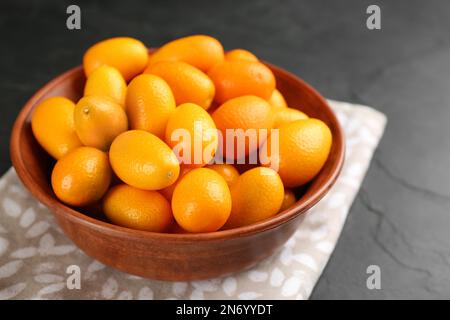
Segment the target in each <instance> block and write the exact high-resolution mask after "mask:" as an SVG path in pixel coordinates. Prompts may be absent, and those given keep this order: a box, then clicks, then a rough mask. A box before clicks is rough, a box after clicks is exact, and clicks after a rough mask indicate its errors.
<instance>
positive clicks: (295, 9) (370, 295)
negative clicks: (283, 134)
mask: <svg viewBox="0 0 450 320" xmlns="http://www.w3.org/2000/svg"><path fill="white" fill-rule="evenodd" d="M70 4H77V5H79V6H80V7H81V12H82V29H81V30H78V31H77V30H75V31H69V30H67V28H66V18H67V15H66V8H67V6H68V5H70ZM369 4H377V5H379V6H380V7H381V11H382V12H381V16H382V19H381V20H382V29H381V30H378V31H369V30H368V29H367V28H366V25H365V23H366V18H367V15H366V13H365V11H366V8H367V6H368V5H369ZM449 17H450V1H446V0H442V1H425V0H421V1H419V0H418V1H410V0H409V1H406V0H404V1H398V0H396V1H375V0H373V1H362V0H355V1H345V0H342V1H334V0H330V1H295V0H290V1H275V0H274V1H268V0H264V1H261V0H258V1H212V0H204V1H194V0H190V1H131V0H127V1H124V0H121V1H119V0H117V1H51V2H50V1H18V0H2V1H0V39H1V43H0V110H1V116H0V126H1V127H0V173H3V172H5V171H6V170H7V169H8V168H9V167H10V166H11V162H10V160H9V151H8V148H9V142H8V140H9V135H10V131H11V128H12V125H13V121H14V119H15V117H16V115H17V114H18V112H19V110H20V108H21V106H22V105H23V104H24V103H25V102H26V101H27V99H28V98H29V97H30V96H31V95H32V94H33V93H34V92H35V91H36V90H37V89H38V88H39V87H41V86H43V85H44V84H45V83H46V82H47V81H49V80H50V79H52V78H53V77H55V76H56V75H58V74H59V73H61V72H63V71H65V70H67V69H69V68H71V67H73V66H75V65H78V64H80V63H81V57H82V54H83V52H84V51H85V50H86V48H87V47H88V46H90V45H91V44H93V43H95V42H97V41H99V40H101V39H104V38H107V37H112V36H119V35H126V36H132V37H136V38H139V39H141V40H142V41H143V42H145V43H146V44H147V45H148V46H154V47H156V46H159V45H161V44H162V43H164V42H166V41H168V40H171V39H174V38H177V37H180V36H184V35H189V34H196V33H204V34H210V35H212V36H214V37H217V38H218V39H219V40H220V41H221V42H222V43H223V45H224V46H225V48H227V49H230V48H234V47H244V48H246V49H249V50H251V51H253V52H254V53H256V54H257V55H258V56H259V57H261V58H263V59H265V60H268V61H270V62H273V63H275V64H277V65H280V66H281V67H283V68H286V69H288V70H290V71H292V72H294V73H295V74H297V75H299V76H300V77H302V78H303V79H305V80H306V81H308V82H309V83H311V84H312V85H313V86H314V87H316V88H317V89H318V90H319V91H320V92H321V93H322V94H323V95H324V96H326V97H329V98H333V99H337V100H345V101H350V102H355V103H363V104H367V105H370V106H373V107H375V108H376V109H378V110H380V111H382V112H384V113H385V114H386V115H387V117H388V126H387V128H386V132H385V135H384V137H383V140H382V141H381V143H380V146H379V148H378V150H377V152H376V153H375V157H374V161H373V163H372V165H371V167H370V170H369V172H368V174H367V176H366V179H365V181H364V183H363V185H362V189H361V191H360V193H359V195H358V197H357V198H356V200H355V202H354V204H353V207H352V209H351V212H350V214H349V216H348V219H347V223H346V225H345V227H344V230H343V232H342V236H341V238H340V240H339V242H338V244H337V247H336V250H335V251H334V253H333V255H332V257H331V259H330V261H329V263H328V266H327V267H326V269H325V271H324V273H323V275H322V277H321V278H320V280H319V282H318V283H317V286H316V288H315V290H314V292H313V294H312V298H313V299H320V298H344V299H345V298H352V299H379V298H450V269H449V266H450V171H449V170H448V164H449V163H450V124H449V120H450V107H449V103H450V19H449ZM371 264H376V265H379V266H380V268H381V290H368V289H367V288H366V279H367V274H366V268H367V266H368V265H371Z"/></svg>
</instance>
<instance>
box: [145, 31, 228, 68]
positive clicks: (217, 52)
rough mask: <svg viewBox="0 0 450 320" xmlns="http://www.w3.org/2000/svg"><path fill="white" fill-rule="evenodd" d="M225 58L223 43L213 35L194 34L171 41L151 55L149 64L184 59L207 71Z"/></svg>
mask: <svg viewBox="0 0 450 320" xmlns="http://www.w3.org/2000/svg"><path fill="white" fill-rule="evenodd" d="M223 60H224V52H223V47H222V44H221V43H220V42H219V41H218V40H217V39H214V38H213V37H210V36H206V35H192V36H187V37H183V38H179V39H176V40H173V41H170V42H168V43H166V44H165V45H163V46H162V47H161V48H159V49H158V50H157V51H156V52H155V53H154V54H152V55H151V57H150V60H149V62H148V64H149V66H151V65H153V64H156V63H158V62H161V61H183V62H186V63H188V64H190V65H193V66H194V67H196V68H198V69H200V70H202V71H203V72H207V71H208V70H209V69H211V67H213V66H214V65H216V64H218V63H220V62H222V61H223Z"/></svg>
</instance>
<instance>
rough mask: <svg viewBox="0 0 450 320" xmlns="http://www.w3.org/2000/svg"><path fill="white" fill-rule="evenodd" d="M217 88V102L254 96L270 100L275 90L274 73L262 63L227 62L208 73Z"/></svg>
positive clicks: (245, 61)
mask: <svg viewBox="0 0 450 320" xmlns="http://www.w3.org/2000/svg"><path fill="white" fill-rule="evenodd" d="M208 75H209V77H210V78H211V80H212V81H213V82H214V86H215V87H216V95H215V98H214V99H215V100H216V101H217V102H218V103H224V102H225V101H227V100H230V99H233V98H236V97H240V96H245V95H254V96H258V97H261V98H262V99H264V100H268V99H269V98H270V96H271V95H272V92H273V90H274V89H275V77H274V75H273V73H272V71H271V70H270V69H269V68H268V67H266V66H265V65H264V64H262V63H260V62H254V61H247V60H225V61H224V62H223V63H221V64H218V65H216V66H215V67H214V68H212V69H211V70H210V71H209V72H208Z"/></svg>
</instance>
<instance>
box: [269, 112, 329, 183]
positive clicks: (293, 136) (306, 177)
mask: <svg viewBox="0 0 450 320" xmlns="http://www.w3.org/2000/svg"><path fill="white" fill-rule="evenodd" d="M271 140H272V135H271V136H269V138H268V139H267V141H266V143H265V144H264V145H263V146H262V147H261V150H260V151H261V152H263V153H264V154H267V155H268V156H269V159H271V154H270V144H271V143H272V141H271ZM331 144H332V136H331V131H330V129H329V128H328V126H327V125H326V124H325V123H324V122H323V121H321V120H318V119H313V118H309V119H306V120H298V121H294V122H291V123H288V124H285V125H283V126H281V127H280V128H279V157H274V158H273V159H272V161H269V162H268V163H267V164H265V166H272V167H278V168H279V169H278V173H279V175H280V177H281V179H282V180H283V183H284V185H285V186H286V187H288V188H292V187H298V186H301V185H304V184H305V183H307V182H309V181H311V180H312V179H313V178H314V177H315V176H316V175H317V173H319V171H320V169H322V167H323V165H324V164H325V161H326V160H327V158H328V155H329V153H330V149H331ZM267 152H268V153H267Z"/></svg>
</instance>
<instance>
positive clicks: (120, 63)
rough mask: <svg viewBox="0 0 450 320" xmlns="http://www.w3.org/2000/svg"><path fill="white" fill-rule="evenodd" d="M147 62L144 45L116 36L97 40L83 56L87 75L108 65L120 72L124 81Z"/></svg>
mask: <svg viewBox="0 0 450 320" xmlns="http://www.w3.org/2000/svg"><path fill="white" fill-rule="evenodd" d="M147 62H148V52H147V48H146V47H145V45H144V44H143V43H142V42H141V41H139V40H137V39H134V38H129V37H117V38H110V39H106V40H103V41H100V42H97V43H96V44H94V45H93V46H92V47H90V48H89V49H88V50H87V51H86V53H85V54H84V56H83V67H84V72H85V74H86V76H87V77H89V75H90V74H91V73H92V72H93V71H94V70H95V69H97V68H98V67H100V66H102V65H105V64H106V65H109V66H111V67H114V68H116V69H117V70H119V72H120V73H121V74H122V76H123V78H124V79H125V81H129V80H131V79H132V78H133V77H135V76H136V75H138V74H139V73H141V72H142V71H144V69H145V67H146V66H147Z"/></svg>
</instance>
